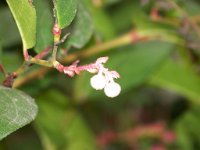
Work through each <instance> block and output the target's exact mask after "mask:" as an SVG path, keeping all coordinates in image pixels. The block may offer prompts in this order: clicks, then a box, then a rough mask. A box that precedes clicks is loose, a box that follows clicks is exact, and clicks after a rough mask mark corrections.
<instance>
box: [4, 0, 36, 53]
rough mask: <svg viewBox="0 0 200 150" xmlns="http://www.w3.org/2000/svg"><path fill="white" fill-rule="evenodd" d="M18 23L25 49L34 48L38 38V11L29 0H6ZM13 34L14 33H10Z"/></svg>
mask: <svg viewBox="0 0 200 150" xmlns="http://www.w3.org/2000/svg"><path fill="white" fill-rule="evenodd" d="M6 1H7V3H8V5H9V8H10V10H11V12H12V14H13V16H14V19H15V21H16V23H17V26H18V29H19V32H20V35H21V37H22V41H23V49H24V50H25V49H29V48H32V47H33V46H34V45H35V38H36V12H35V8H34V7H33V6H32V4H31V3H29V1H28V0H6ZM10 36H12V35H10Z"/></svg>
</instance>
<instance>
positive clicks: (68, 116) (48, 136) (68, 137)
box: [36, 89, 96, 150]
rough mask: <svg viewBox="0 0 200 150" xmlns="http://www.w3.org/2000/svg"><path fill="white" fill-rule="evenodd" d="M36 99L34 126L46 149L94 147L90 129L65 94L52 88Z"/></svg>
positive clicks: (87, 149)
mask: <svg viewBox="0 0 200 150" xmlns="http://www.w3.org/2000/svg"><path fill="white" fill-rule="evenodd" d="M38 100H39V101H38V105H39V109H40V112H39V114H38V117H37V119H36V128H37V131H38V133H39V135H40V138H41V140H42V142H43V145H44V147H45V148H46V149H49V148H50V149H66V150H80V149H84V150H94V149H96V148H95V143H94V137H93V136H92V134H91V131H90V130H89V128H88V127H87V125H86V124H85V122H84V120H83V119H82V118H81V116H80V115H79V113H78V112H76V110H75V109H74V108H73V107H72V106H71V104H70V101H69V99H68V98H67V97H66V96H65V95H63V94H62V93H60V92H58V91H57V90H53V89H52V90H50V91H47V92H46V93H43V94H42V95H41V96H39V98H38ZM55 126H56V128H55Z"/></svg>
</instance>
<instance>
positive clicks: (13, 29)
mask: <svg viewBox="0 0 200 150" xmlns="http://www.w3.org/2000/svg"><path fill="white" fill-rule="evenodd" d="M4 18H6V19H4ZM0 20H3V21H1V22H0V26H1V27H0V40H1V44H2V47H11V46H13V45H17V44H18V43H19V42H21V39H20V34H19V31H18V29H17V26H16V23H15V21H14V20H13V16H12V13H11V12H10V10H9V8H8V7H6V8H1V9H0Z"/></svg>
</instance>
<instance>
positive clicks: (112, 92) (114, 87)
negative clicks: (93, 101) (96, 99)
mask: <svg viewBox="0 0 200 150" xmlns="http://www.w3.org/2000/svg"><path fill="white" fill-rule="evenodd" d="M120 92H121V86H120V85H119V84H118V83H116V82H114V81H111V82H109V83H107V84H106V86H105V88H104V93H105V94H106V96H108V97H111V98H113V97H116V96H118V95H119V93H120Z"/></svg>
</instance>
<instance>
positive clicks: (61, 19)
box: [56, 0, 78, 29]
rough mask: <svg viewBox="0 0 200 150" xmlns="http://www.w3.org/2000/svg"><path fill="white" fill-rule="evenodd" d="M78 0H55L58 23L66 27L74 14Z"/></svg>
mask: <svg viewBox="0 0 200 150" xmlns="http://www.w3.org/2000/svg"><path fill="white" fill-rule="evenodd" d="M77 4H78V0H56V12H57V18H58V25H59V26H60V27H61V28H62V29H63V28H65V27H67V26H68V25H69V24H70V23H71V22H72V20H73V19H74V17H75V16H76V11H77Z"/></svg>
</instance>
